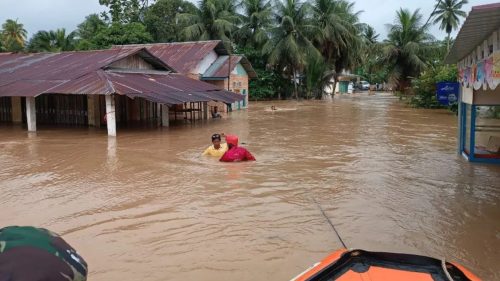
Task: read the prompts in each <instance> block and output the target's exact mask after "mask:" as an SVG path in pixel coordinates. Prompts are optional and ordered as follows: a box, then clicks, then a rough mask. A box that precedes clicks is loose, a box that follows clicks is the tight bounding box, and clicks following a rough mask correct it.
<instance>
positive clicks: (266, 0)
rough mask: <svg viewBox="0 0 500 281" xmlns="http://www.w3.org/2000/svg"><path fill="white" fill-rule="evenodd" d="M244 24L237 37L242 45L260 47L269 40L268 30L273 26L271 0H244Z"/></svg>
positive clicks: (242, 3) (242, 2)
mask: <svg viewBox="0 0 500 281" xmlns="http://www.w3.org/2000/svg"><path fill="white" fill-rule="evenodd" d="M240 6H241V7H242V10H243V14H242V15H241V18H242V25H241V27H240V28H239V29H238V31H237V32H236V38H237V39H238V41H239V43H240V44H241V45H242V46H247V45H251V46H253V47H254V48H260V47H262V46H263V44H264V43H265V42H266V41H267V40H268V33H267V30H268V29H269V28H270V26H271V16H272V10H271V9H272V5H271V1H270V0H242V1H241V3H240Z"/></svg>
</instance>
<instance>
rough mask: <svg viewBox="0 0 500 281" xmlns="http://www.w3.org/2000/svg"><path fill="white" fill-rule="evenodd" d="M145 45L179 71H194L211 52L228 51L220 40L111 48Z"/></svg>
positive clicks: (221, 53)
mask: <svg viewBox="0 0 500 281" xmlns="http://www.w3.org/2000/svg"><path fill="white" fill-rule="evenodd" d="M138 47H145V48H147V49H148V50H149V51H150V52H151V53H153V54H154V55H155V56H157V57H158V58H160V59H161V60H163V61H164V62H165V63H166V64H168V65H169V66H171V67H172V68H173V69H175V70H176V71H177V72H180V73H194V71H195V70H196V67H197V66H198V64H199V63H200V62H201V61H202V60H203V59H204V58H205V57H206V56H207V55H208V54H209V53H210V52H211V51H215V52H216V53H217V54H219V55H227V54H228V52H227V50H226V48H225V47H224V44H223V43H222V41H220V40H212V41H196V42H175V43H154V44H136V45H116V46H113V49H127V48H138Z"/></svg>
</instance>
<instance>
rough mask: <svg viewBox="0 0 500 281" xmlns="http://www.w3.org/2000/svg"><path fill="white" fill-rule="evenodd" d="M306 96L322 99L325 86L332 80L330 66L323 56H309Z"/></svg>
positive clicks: (306, 73)
mask: <svg viewBox="0 0 500 281" xmlns="http://www.w3.org/2000/svg"><path fill="white" fill-rule="evenodd" d="M304 75H305V87H306V98H307V99H310V98H312V97H315V98H317V99H321V98H322V97H323V92H324V89H325V87H326V86H327V85H328V83H329V82H330V77H331V76H330V75H329V72H328V66H327V65H326V63H325V61H324V60H323V58H322V57H321V56H309V57H308V58H307V66H306V68H305V71H304Z"/></svg>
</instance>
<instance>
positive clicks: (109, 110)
mask: <svg viewBox="0 0 500 281" xmlns="http://www.w3.org/2000/svg"><path fill="white" fill-rule="evenodd" d="M106 121H107V122H106V124H107V127H108V136H112V137H116V117H115V96H114V95H106Z"/></svg>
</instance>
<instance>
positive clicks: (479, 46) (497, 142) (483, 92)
mask: <svg viewBox="0 0 500 281" xmlns="http://www.w3.org/2000/svg"><path fill="white" fill-rule="evenodd" d="M446 62H447V63H450V64H451V63H456V64H457V65H458V72H459V82H460V97H459V101H458V104H459V110H458V111H459V124H458V127H459V130H458V140H459V141H458V151H459V153H460V154H461V155H463V156H464V157H465V158H466V159H468V160H469V161H472V162H487V163H497V164H500V3H496V4H489V5H481V6H475V7H472V10H471V12H470V13H469V15H468V17H467V19H466V20H465V22H464V24H463V26H462V28H461V29H460V31H459V33H458V35H457V38H456V40H455V43H454V44H453V47H452V48H451V50H450V53H449V54H448V56H447V57H446Z"/></svg>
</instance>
